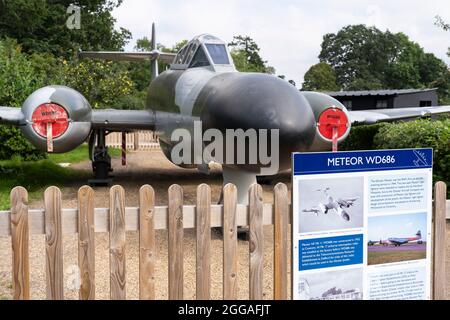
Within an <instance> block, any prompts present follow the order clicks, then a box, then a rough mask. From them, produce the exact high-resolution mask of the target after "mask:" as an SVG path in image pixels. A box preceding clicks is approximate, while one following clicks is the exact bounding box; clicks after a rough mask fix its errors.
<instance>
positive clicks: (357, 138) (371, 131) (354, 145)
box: [339, 123, 386, 151]
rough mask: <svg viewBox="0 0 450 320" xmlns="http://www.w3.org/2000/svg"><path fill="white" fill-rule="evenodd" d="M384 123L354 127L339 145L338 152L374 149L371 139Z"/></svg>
mask: <svg viewBox="0 0 450 320" xmlns="http://www.w3.org/2000/svg"><path fill="white" fill-rule="evenodd" d="M384 126H386V123H377V124H372V125H367V126H356V127H353V128H352V130H351V131H350V134H349V136H348V137H347V139H345V141H344V142H343V143H341V144H340V145H339V150H342V151H346V150H372V149H374V145H373V139H374V137H375V135H376V134H377V133H378V131H379V130H380V128H382V127H384Z"/></svg>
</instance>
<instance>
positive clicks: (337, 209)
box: [302, 188, 358, 221]
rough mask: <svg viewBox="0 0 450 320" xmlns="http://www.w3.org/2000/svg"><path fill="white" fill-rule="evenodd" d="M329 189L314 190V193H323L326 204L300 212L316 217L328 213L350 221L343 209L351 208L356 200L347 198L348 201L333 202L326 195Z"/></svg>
mask: <svg viewBox="0 0 450 320" xmlns="http://www.w3.org/2000/svg"><path fill="white" fill-rule="evenodd" d="M329 190H330V188H326V189H324V190H321V189H319V190H316V191H323V192H324V194H325V196H326V197H327V202H326V203H321V202H319V204H318V205H317V206H316V207H313V208H310V209H304V210H302V212H305V213H307V212H310V213H314V214H315V215H316V216H319V213H321V214H328V213H334V214H337V215H338V216H339V217H341V218H342V219H344V220H345V221H350V215H349V214H348V213H347V211H346V210H345V209H344V208H350V207H351V206H353V204H354V203H355V201H356V200H358V198H348V199H341V198H339V199H337V200H334V199H333V197H332V196H329V195H328V191H329Z"/></svg>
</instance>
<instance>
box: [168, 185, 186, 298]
mask: <svg viewBox="0 0 450 320" xmlns="http://www.w3.org/2000/svg"><path fill="white" fill-rule="evenodd" d="M183 232H184V231H183V189H182V188H181V187H180V186H179V185H177V184H173V185H171V186H170V187H169V299H170V300H182V299H183V286H184V282H183Z"/></svg>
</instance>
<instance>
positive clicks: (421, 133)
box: [374, 118, 450, 185]
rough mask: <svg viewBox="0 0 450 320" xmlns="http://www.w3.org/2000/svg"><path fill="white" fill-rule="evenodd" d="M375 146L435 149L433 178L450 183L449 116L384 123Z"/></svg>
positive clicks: (375, 140) (375, 138) (376, 138)
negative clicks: (436, 118) (438, 119)
mask: <svg viewBox="0 0 450 320" xmlns="http://www.w3.org/2000/svg"><path fill="white" fill-rule="evenodd" d="M374 148H375V149H405V148H433V163H434V165H433V179H434V181H435V182H436V181H444V182H445V183H447V185H449V183H450V119H449V118H446V119H443V120H440V121H432V120H416V121H409V122H401V123H395V124H388V125H385V126H382V127H381V128H380V129H379V132H378V133H377V134H376V135H375V137H374Z"/></svg>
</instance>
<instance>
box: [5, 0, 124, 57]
mask: <svg viewBox="0 0 450 320" xmlns="http://www.w3.org/2000/svg"><path fill="white" fill-rule="evenodd" d="M121 2H122V1H121V0H118V1H114V0H77V1H72V0H52V1H46V0H8V1H2V4H3V6H2V10H1V11H0V38H4V37H9V38H14V39H18V40H19V42H20V43H21V45H22V46H23V49H24V51H25V52H28V53H44V52H47V53H51V54H53V55H55V56H58V57H59V56H63V57H65V58H69V57H72V56H74V55H75V54H76V52H77V51H78V49H80V48H81V49H83V50H119V49H121V48H123V46H124V45H125V44H126V42H127V41H128V40H129V39H130V38H131V33H130V32H129V31H128V30H125V29H123V28H120V31H117V30H115V29H114V23H115V22H116V20H115V19H114V18H113V16H112V15H111V12H112V11H113V10H114V9H115V8H116V7H118V6H119V5H120V4H121ZM70 4H75V5H77V6H79V7H80V8H81V11H80V13H81V28H80V29H72V30H71V29H69V28H67V26H66V21H67V19H68V18H69V16H70V15H71V13H67V8H68V7H69V5H70Z"/></svg>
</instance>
